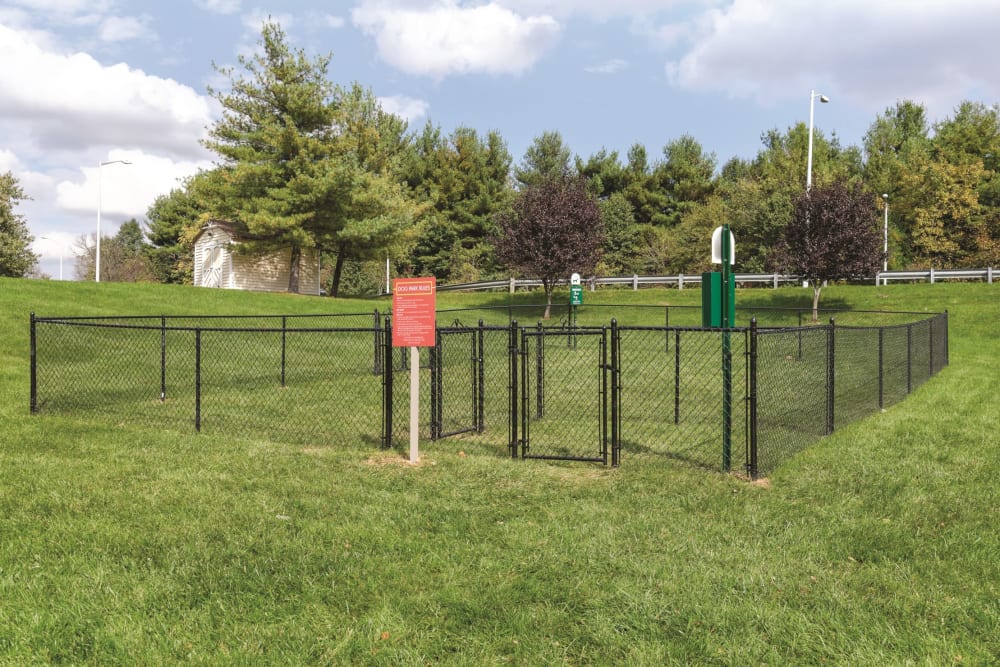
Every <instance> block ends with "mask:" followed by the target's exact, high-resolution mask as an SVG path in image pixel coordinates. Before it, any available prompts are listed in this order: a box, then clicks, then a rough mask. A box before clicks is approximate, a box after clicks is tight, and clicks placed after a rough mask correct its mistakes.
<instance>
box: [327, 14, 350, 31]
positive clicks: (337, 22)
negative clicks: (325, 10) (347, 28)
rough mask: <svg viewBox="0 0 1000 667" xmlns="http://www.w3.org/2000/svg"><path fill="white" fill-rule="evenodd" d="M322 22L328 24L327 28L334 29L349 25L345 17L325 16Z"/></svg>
mask: <svg viewBox="0 0 1000 667" xmlns="http://www.w3.org/2000/svg"><path fill="white" fill-rule="evenodd" d="M322 20H323V22H324V23H325V24H326V27H328V28H334V29H337V28H343V27H344V25H345V24H346V23H347V22H346V21H345V20H344V18H343V17H341V16H334V15H333V14H325V15H324V16H323V19H322Z"/></svg>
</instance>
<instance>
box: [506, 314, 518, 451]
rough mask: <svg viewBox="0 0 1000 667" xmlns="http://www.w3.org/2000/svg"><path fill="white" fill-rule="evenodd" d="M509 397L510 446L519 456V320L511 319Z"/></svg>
mask: <svg viewBox="0 0 1000 667" xmlns="http://www.w3.org/2000/svg"><path fill="white" fill-rule="evenodd" d="M507 375H508V382H507V398H508V399H509V400H510V405H509V406H507V413H508V414H509V417H510V420H509V421H508V425H507V426H508V429H509V433H508V436H509V437H508V447H509V449H510V457H511V458H512V459H516V458H517V427H518V424H517V406H518V399H517V320H510V331H508V333H507Z"/></svg>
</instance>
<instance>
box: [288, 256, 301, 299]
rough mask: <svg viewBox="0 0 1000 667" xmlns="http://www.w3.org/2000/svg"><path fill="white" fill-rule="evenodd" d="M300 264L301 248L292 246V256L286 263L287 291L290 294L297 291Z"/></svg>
mask: <svg viewBox="0 0 1000 667" xmlns="http://www.w3.org/2000/svg"><path fill="white" fill-rule="evenodd" d="M301 265H302V248H300V247H298V246H294V245H293V246H292V258H291V260H290V261H289V265H288V291H289V293H291V294H298V293H299V269H300V267H301Z"/></svg>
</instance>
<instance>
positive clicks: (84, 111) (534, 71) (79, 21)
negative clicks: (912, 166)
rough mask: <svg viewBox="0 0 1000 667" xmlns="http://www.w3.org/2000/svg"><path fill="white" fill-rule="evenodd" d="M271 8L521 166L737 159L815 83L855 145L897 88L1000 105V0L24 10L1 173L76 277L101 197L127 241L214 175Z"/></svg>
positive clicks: (5, 77) (798, 105) (786, 122)
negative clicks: (237, 67) (176, 192)
mask: <svg viewBox="0 0 1000 667" xmlns="http://www.w3.org/2000/svg"><path fill="white" fill-rule="evenodd" d="M268 16H271V17H272V18H273V19H274V20H277V21H278V22H280V23H281V24H282V26H283V27H284V28H285V30H286V32H287V33H288V36H289V41H290V42H291V43H292V44H293V45H294V46H297V47H302V48H304V49H306V50H307V51H308V52H309V53H311V54H320V53H328V52H332V53H333V60H332V63H331V66H330V75H331V78H332V79H333V80H334V81H335V82H337V83H342V84H348V83H350V82H352V81H359V82H360V83H362V84H363V85H365V86H368V87H370V88H372V89H373V90H374V92H375V94H376V95H378V96H379V97H380V99H382V101H383V105H384V107H385V108H387V109H388V110H390V111H393V112H395V113H399V114H400V115H403V116H405V117H406V118H407V119H408V120H409V121H410V123H411V126H412V127H415V128H419V127H421V126H422V125H423V124H424V123H425V122H426V121H427V120H428V119H430V120H431V121H432V122H434V123H435V124H436V125H440V126H441V127H442V129H443V130H444V131H445V132H446V133H447V132H451V131H452V130H453V129H454V128H456V127H458V126H459V125H466V126H469V127H473V128H475V129H476V130H479V131H481V132H486V131H489V130H492V129H495V130H498V131H499V132H500V133H501V134H502V135H503V137H504V138H505V139H506V141H507V143H508V147H509V149H510V151H511V153H512V155H513V156H514V160H515V162H519V161H520V160H521V158H522V156H523V154H524V151H525V149H526V148H527V147H528V145H529V144H530V143H531V140H532V139H533V138H534V137H536V136H538V135H539V134H541V133H542V132H543V131H546V130H559V131H560V132H561V133H562V135H563V137H564V139H565V140H566V143H567V144H568V145H569V146H570V148H571V150H572V151H573V152H574V153H576V154H579V155H581V156H582V157H587V156H589V155H590V154H592V153H594V152H595V151H597V150H599V149H601V148H602V147H603V148H607V149H608V150H617V151H619V153H620V154H621V155H622V156H623V157H624V154H625V153H626V151H627V150H628V148H629V146H630V145H632V144H633V143H636V142H638V143H642V144H644V145H645V146H646V148H647V150H648V152H649V155H650V156H651V157H652V158H656V157H658V156H659V155H660V154H661V149H662V147H663V145H664V144H666V143H667V142H668V141H670V140H672V139H675V138H677V137H679V136H681V135H682V134H685V133H687V134H691V135H693V136H694V137H695V138H696V139H698V140H699V141H700V142H701V143H702V144H703V145H704V146H705V148H706V149H707V150H709V151H712V152H714V153H715V154H716V156H717V159H718V162H719V163H720V164H722V163H723V162H725V161H726V160H727V159H729V158H730V157H733V156H739V157H744V158H749V157H753V156H754V155H755V154H756V152H757V150H758V148H759V147H760V135H761V133H762V132H764V131H766V130H768V129H771V128H778V129H779V130H782V131H784V130H786V129H787V128H788V127H790V126H792V125H794V124H795V123H797V122H806V121H807V120H808V116H809V93H810V91H811V90H813V89H815V90H817V91H820V92H822V93H824V94H825V95H827V96H829V98H830V99H831V102H830V103H829V104H823V105H820V104H818V103H817V105H816V128H817V129H818V130H819V131H821V132H823V133H825V134H827V135H830V134H832V133H836V134H837V135H838V136H839V137H840V140H841V142H842V143H843V144H845V145H850V144H858V145H860V143H861V140H862V137H863V135H864V132H865V131H866V130H867V128H868V126H869V125H870V124H871V122H872V121H873V120H874V119H875V116H876V114H878V113H879V112H881V111H884V110H885V109H886V108H887V107H889V106H892V105H893V104H895V103H896V101H897V100H901V99H912V100H914V101H917V102H920V103H922V104H924V105H925V106H926V107H927V109H928V115H929V116H930V118H931V119H932V120H935V119H941V118H944V117H946V116H948V115H950V114H951V113H952V111H953V109H954V108H955V107H956V106H957V105H958V104H959V103H960V102H961V101H962V100H965V99H971V100H977V101H982V102H985V103H986V104H989V105H994V104H996V103H997V101H998V99H1000V70H998V69H997V68H996V67H995V64H994V60H995V53H996V28H997V26H1000V2H996V1H995V0H867V1H861V0H813V1H806V0H576V1H570V0H339V1H334V2H330V1H328V2H321V1H319V0H293V1H286V2H275V3H272V4H267V3H261V2H256V1H253V0H172V1H170V2H163V1H154V0H4V1H0V62H2V63H4V64H3V66H2V67H0V171H6V170H8V169H9V170H11V171H13V172H14V174H15V175H16V176H17V177H18V178H19V180H20V181H21V184H22V186H23V187H24V189H25V190H26V192H27V194H28V195H29V196H30V197H32V201H30V202H25V203H24V204H23V205H22V206H21V208H20V209H19V211H20V212H21V213H23V214H24V215H25V216H26V217H27V219H28V223H29V225H30V227H31V230H32V233H33V234H34V235H35V236H36V239H37V240H36V242H35V246H34V247H35V249H36V251H37V252H40V253H42V255H43V261H42V269H43V270H44V271H45V272H46V273H48V274H50V275H52V276H54V277H58V275H59V257H60V256H62V257H63V258H64V268H63V271H64V276H65V277H66V278H69V277H71V276H72V246H73V243H74V241H75V240H76V239H77V238H79V237H80V236H81V235H82V234H93V233H94V232H95V231H96V217H97V202H98V190H99V189H100V193H101V202H102V207H101V208H102V231H103V232H104V233H109V234H110V233H113V232H114V231H115V230H116V229H117V226H118V225H119V224H121V222H122V221H124V220H127V219H129V218H132V217H136V218H138V219H140V220H142V219H143V216H144V213H145V211H146V209H147V208H148V206H149V204H150V203H151V202H152V201H153V199H154V198H155V197H156V196H157V195H159V194H164V193H166V192H168V191H169V190H170V189H171V188H173V187H176V186H177V184H178V182H179V179H181V178H183V177H184V176H187V175H189V174H191V173H194V172H195V171H197V170H198V169H200V168H206V167H209V166H211V163H212V155H210V154H209V153H207V152H205V150H204V149H203V148H202V147H201V145H200V144H199V139H200V138H201V137H202V136H203V135H204V132H205V128H206V127H207V126H209V125H211V123H212V122H213V121H214V119H215V118H217V116H218V108H217V106H216V104H215V102H214V101H213V100H212V99H211V98H210V97H209V96H208V95H207V92H206V86H208V85H214V86H217V87H218V86H220V85H224V83H225V81H224V79H220V78H219V76H218V75H217V74H216V72H215V71H214V69H213V67H212V63H213V62H215V63H217V64H219V65H223V66H225V65H234V64H235V63H236V58H237V55H238V54H241V53H243V54H246V53H250V52H251V51H252V50H253V49H254V48H255V44H256V40H257V37H258V35H259V31H260V25H261V22H262V20H264V19H265V18H266V17H268ZM108 160H128V161H129V162H131V163H132V164H131V165H123V164H111V165H106V166H105V167H103V169H98V166H97V165H98V164H99V163H100V162H102V161H108ZM803 179H804V175H803ZM99 183H100V188H99V187H98V185H99Z"/></svg>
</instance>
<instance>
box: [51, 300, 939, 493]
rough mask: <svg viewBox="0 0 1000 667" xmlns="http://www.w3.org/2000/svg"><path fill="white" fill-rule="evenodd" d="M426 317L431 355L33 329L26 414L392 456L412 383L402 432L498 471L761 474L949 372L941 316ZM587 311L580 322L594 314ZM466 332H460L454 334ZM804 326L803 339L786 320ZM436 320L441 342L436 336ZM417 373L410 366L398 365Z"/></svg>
mask: <svg viewBox="0 0 1000 667" xmlns="http://www.w3.org/2000/svg"><path fill="white" fill-rule="evenodd" d="M543 308H544V307H543V306H530V307H525V308H518V309H516V308H515V307H512V306H511V307H498V308H477V309H464V310H460V311H458V310H453V311H439V313H438V322H439V327H438V331H437V345H436V346H435V347H433V348H427V349H422V350H420V351H419V364H417V363H415V361H416V360H415V359H414V358H412V356H411V352H410V350H409V349H407V348H393V347H392V345H391V318H389V317H383V316H382V314H380V313H379V312H378V311H374V312H372V313H363V314H353V315H319V316H291V315H287V316H249V317H176V316H172V317H159V316H158V317H134V318H36V317H34V316H32V321H31V338H32V341H31V364H32V367H31V410H32V411H33V412H45V413H64V414H75V413H92V414H96V415H99V416H101V418H104V419H109V420H115V421H116V422H141V423H145V424H152V425H155V426H157V427H160V428H164V429H183V428H194V429H197V430H199V431H203V432H208V433H216V434H226V435H234V436H239V437H248V438H266V439H273V440H280V441H288V442H294V443H301V444H303V445H315V446H357V445H359V444H361V445H365V446H376V445H378V444H381V445H383V446H386V447H396V448H399V447H404V446H405V445H406V443H408V439H409V391H410V374H411V373H412V372H417V373H419V383H420V397H421V400H420V413H419V414H420V424H419V429H420V436H421V438H423V439H425V440H430V441H444V442H447V443H448V445H447V446H449V447H451V446H454V447H457V448H464V449H472V448H481V449H483V450H484V451H490V452H495V453H496V454H497V455H505V456H513V457H522V458H543V459H563V460H582V461H596V462H601V463H612V464H615V465H617V464H619V463H625V464H628V462H630V461H633V460H640V461H644V462H652V461H663V462H669V461H683V462H687V463H690V464H693V465H696V466H701V467H707V468H713V469H722V470H745V471H746V472H747V473H748V474H749V475H750V476H751V477H756V476H759V475H763V474H766V473H767V472H769V471H771V470H773V469H774V468H775V467H776V466H777V465H779V464H780V463H781V462H782V461H784V460H786V459H787V458H789V457H790V456H792V455H794V454H795V452H797V451H800V450H801V449H803V448H805V447H808V446H809V445H810V444H811V443H812V442H814V441H815V440H816V439H818V438H820V437H822V436H824V435H827V434H829V433H831V432H833V431H834V430H835V429H836V428H839V427H841V426H843V425H845V424H847V423H850V422H852V421H855V420H857V419H860V418H862V417H864V416H866V415H868V414H871V413H873V412H876V411H878V410H880V409H885V408H886V407H888V406H890V405H892V404H894V403H896V402H898V401H900V400H902V399H903V398H904V397H905V396H906V395H908V394H909V393H910V392H911V391H913V390H914V389H915V388H917V387H918V386H919V385H920V384H922V383H923V382H925V381H926V380H927V379H929V378H930V377H932V376H933V375H934V374H936V373H937V372H938V371H940V370H941V369H942V368H944V367H945V366H946V365H947V363H948V316H947V313H941V314H938V315H933V316H931V317H928V316H927V315H926V314H917V313H891V312H884V311H868V312H866V311H823V315H825V316H831V317H829V318H828V319H827V320H825V321H823V320H820V321H819V322H813V319H812V313H811V311H809V310H789V309H764V308H758V309H754V310H741V311H739V319H740V321H741V323H742V321H743V320H744V319H746V323H747V324H748V325H749V326H741V327H736V328H733V329H729V330H718V329H703V328H699V327H697V326H695V325H696V324H697V323H698V322H697V320H700V317H701V313H700V309H699V308H690V307H680V306H645V307H643V306H638V307H637V306H608V307H606V308H607V309H614V310H613V312H614V315H616V316H620V317H621V318H622V320H623V321H625V322H628V323H629V324H627V325H625V324H621V320H614V321H612V324H611V325H610V326H607V325H601V326H593V325H587V326H574V325H573V324H572V323H573V322H574V321H575V319H576V318H575V317H574V316H573V315H574V314H571V313H570V311H569V310H568V308H566V307H563V310H562V311H559V310H554V313H553V317H552V318H551V320H549V324H547V325H543V324H542V323H539V324H536V325H533V326H521V325H519V324H518V323H517V321H516V319H511V318H512V317H513V316H514V315H516V312H515V311H516V310H520V312H521V313H522V314H525V315H529V316H531V315H535V314H541V313H542V311H543ZM607 309H605V307H601V308H594V307H591V306H588V312H587V315H588V316H589V317H591V318H592V319H596V318H598V317H600V316H601V315H603V314H611V312H612V311H611V310H607ZM473 317H476V318H478V321H477V322H476V324H474V325H471V326H470V325H467V324H463V322H470V321H473V320H472V318H473ZM800 322H801V323H802V324H801V326H800V324H799V323H800ZM442 323H450V326H442ZM415 366H418V368H416V369H415Z"/></svg>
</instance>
